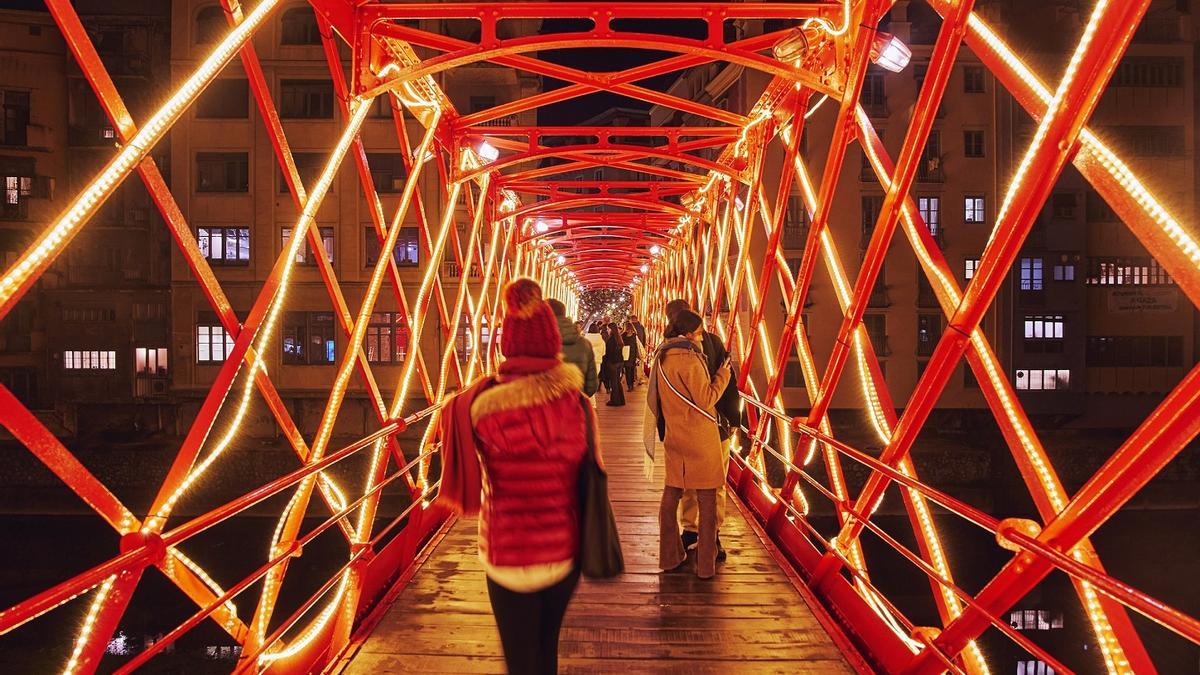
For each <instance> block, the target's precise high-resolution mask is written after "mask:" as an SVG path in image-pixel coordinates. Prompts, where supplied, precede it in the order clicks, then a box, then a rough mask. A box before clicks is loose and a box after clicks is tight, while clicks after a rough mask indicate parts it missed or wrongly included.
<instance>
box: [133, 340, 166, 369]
mask: <svg viewBox="0 0 1200 675" xmlns="http://www.w3.org/2000/svg"><path fill="white" fill-rule="evenodd" d="M133 363H134V372H136V373H137V374H139V375H166V374H167V348H166V347H137V348H136V349H134V350H133Z"/></svg>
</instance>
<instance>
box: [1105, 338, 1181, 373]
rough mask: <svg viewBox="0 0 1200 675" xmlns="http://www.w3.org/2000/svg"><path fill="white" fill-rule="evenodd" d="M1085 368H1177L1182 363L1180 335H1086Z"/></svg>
mask: <svg viewBox="0 0 1200 675" xmlns="http://www.w3.org/2000/svg"><path fill="white" fill-rule="evenodd" d="M1087 364H1088V367H1092V368H1096V367H1117V368H1148V367H1159V368H1163V367H1166V368H1179V367H1182V366H1183V336H1180V335H1089V336H1088V341H1087Z"/></svg>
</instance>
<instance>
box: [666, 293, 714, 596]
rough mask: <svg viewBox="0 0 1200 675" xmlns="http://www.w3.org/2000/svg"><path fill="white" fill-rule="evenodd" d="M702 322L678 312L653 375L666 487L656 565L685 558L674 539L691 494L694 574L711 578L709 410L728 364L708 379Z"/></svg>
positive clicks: (669, 565)
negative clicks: (695, 507) (682, 505)
mask: <svg viewBox="0 0 1200 675" xmlns="http://www.w3.org/2000/svg"><path fill="white" fill-rule="evenodd" d="M703 323H704V322H703V320H701V318H700V315H698V314H696V313H695V312H693V311H691V310H684V311H682V312H680V313H679V314H678V315H677V316H676V317H675V319H674V321H672V322H671V325H670V326H669V327H668V328H667V339H666V340H665V341H664V342H663V345H662V347H661V348H660V349H659V351H658V354H657V358H656V364H655V368H654V370H655V372H654V373H653V374H652V376H651V377H652V378H654V379H655V382H654V384H655V385H657V386H655V394H656V395H657V399H658V400H657V411H658V416H659V417H660V419H661V420H662V422H663V426H664V427H665V429H664V430H665V436H664V438H663V449H664V456H665V464H666V470H667V471H666V473H667V478H666V485H665V486H664V487H663V497H662V503H661V504H660V506H659V513H658V522H659V566H660V567H661V568H662V569H664V570H668V571H669V570H673V569H675V568H677V567H679V566H680V565H682V564H683V562H684V561H685V560H686V559H687V552H686V551H685V550H684V548H683V542H682V541H681V540H680V535H679V518H678V515H677V514H678V510H679V500H680V499H681V498H682V497H683V491H684V490H695V491H696V496H697V500H698V502H699V506H700V523H699V530H700V532H699V535H700V536H699V542H698V546H697V551H696V575H697V576H699V577H700V578H702V579H708V578H710V577H712V576H713V575H714V574H716V559H717V515H716V498H717V488H719V487H721V485H722V484H723V483H724V481H725V463H724V461H723V457H722V455H723V453H724V452H725V449H724V446H723V444H722V443H721V434H720V431H719V429H718V428H717V418H716V410H715V406H716V403H717V400H718V399H720V398H721V393H722V392H723V391H725V385H726V384H728V382H729V378H730V368H729V363H728V362H726V363H723V364H722V365H721V367H720V368H718V369H717V372H716V374H715V375H713V376H712V377H709V374H708V365H707V363H706V362H705V360H704V351H703V349H702V348H701V346H700V340H701V338H702V336H703V335H704V326H703Z"/></svg>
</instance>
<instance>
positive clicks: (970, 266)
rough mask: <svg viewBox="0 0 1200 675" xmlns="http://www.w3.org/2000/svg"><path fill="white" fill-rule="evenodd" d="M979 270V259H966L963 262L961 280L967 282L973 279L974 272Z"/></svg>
mask: <svg viewBox="0 0 1200 675" xmlns="http://www.w3.org/2000/svg"><path fill="white" fill-rule="evenodd" d="M978 269H979V258H967V259H966V260H964V261H963V278H964V279H966V280H967V281H970V280H971V279H974V278H975V272H976V271H977V270H978Z"/></svg>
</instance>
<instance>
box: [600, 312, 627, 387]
mask: <svg viewBox="0 0 1200 675" xmlns="http://www.w3.org/2000/svg"><path fill="white" fill-rule="evenodd" d="M605 331H606V332H605V337H604V373H603V375H604V377H605V384H606V385H607V386H608V403H607V404H606V405H610V406H622V405H625V388H624V387H622V386H621V375H623V374H624V373H625V340H624V339H622V337H621V329H620V328H618V327H617V324H616V323H609V324H608V326H607V327H606V328H605Z"/></svg>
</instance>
